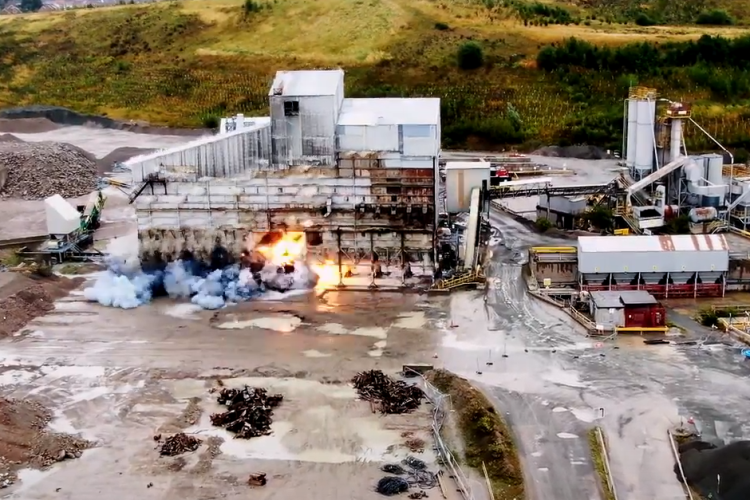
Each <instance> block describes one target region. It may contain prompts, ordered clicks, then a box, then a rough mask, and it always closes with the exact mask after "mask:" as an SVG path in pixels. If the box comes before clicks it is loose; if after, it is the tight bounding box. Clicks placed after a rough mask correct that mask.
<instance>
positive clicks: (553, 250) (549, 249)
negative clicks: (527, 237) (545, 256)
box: [531, 247, 578, 253]
mask: <svg viewBox="0 0 750 500" xmlns="http://www.w3.org/2000/svg"><path fill="white" fill-rule="evenodd" d="M531 253H578V249H577V248H576V247H531Z"/></svg>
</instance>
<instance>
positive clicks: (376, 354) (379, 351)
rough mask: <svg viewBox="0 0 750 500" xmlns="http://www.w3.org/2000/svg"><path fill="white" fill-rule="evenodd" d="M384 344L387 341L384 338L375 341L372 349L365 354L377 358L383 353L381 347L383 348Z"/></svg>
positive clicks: (386, 343)
mask: <svg viewBox="0 0 750 500" xmlns="http://www.w3.org/2000/svg"><path fill="white" fill-rule="evenodd" d="M386 345H388V342H387V341H385V340H379V341H378V342H375V343H374V344H373V345H372V347H373V349H372V350H371V351H368V352H367V355H368V356H370V357H372V358H379V357H380V356H382V355H383V349H385V346H386Z"/></svg>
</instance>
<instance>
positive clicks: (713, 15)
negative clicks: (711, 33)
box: [695, 9, 734, 26]
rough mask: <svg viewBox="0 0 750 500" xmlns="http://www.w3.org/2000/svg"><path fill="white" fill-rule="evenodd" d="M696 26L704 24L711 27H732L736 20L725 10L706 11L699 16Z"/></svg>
mask: <svg viewBox="0 0 750 500" xmlns="http://www.w3.org/2000/svg"><path fill="white" fill-rule="evenodd" d="M695 24H704V25H709V26H730V25H732V24H734V19H732V16H730V15H729V13H728V12H727V11H725V10H721V9H714V10H711V11H704V12H701V13H700V14H699V15H698V19H696V20H695Z"/></svg>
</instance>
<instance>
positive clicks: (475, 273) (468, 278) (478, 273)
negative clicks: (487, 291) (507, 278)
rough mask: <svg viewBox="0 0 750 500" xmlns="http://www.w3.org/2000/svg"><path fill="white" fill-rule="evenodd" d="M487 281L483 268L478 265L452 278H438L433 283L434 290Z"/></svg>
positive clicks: (479, 283) (450, 288)
mask: <svg viewBox="0 0 750 500" xmlns="http://www.w3.org/2000/svg"><path fill="white" fill-rule="evenodd" d="M485 281H486V278H485V276H484V273H482V268H481V267H480V266H477V267H476V268H475V269H473V270H470V271H464V272H462V273H459V274H456V275H453V276H451V277H450V278H446V279H442V280H438V281H436V282H435V284H434V285H432V289H433V290H452V289H454V288H459V287H462V286H467V285H481V284H483V283H484V282H485Z"/></svg>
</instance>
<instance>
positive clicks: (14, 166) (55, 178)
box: [0, 142, 97, 200]
mask: <svg viewBox="0 0 750 500" xmlns="http://www.w3.org/2000/svg"><path fill="white" fill-rule="evenodd" d="M96 169H97V166H96V162H95V161H94V160H93V159H92V158H91V156H90V155H87V154H86V152H85V151H82V150H80V149H78V148H76V147H74V146H70V145H68V144H60V143H56V142H0V171H5V172H6V179H5V184H4V185H3V186H2V187H1V188H0V196H3V197H6V198H23V199H26V200H38V199H43V198H47V197H49V196H52V195H55V194H59V195H60V196H62V197H63V198H76V197H79V196H83V195H86V194H88V193H90V192H91V191H93V190H94V189H96V179H97V171H96Z"/></svg>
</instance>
